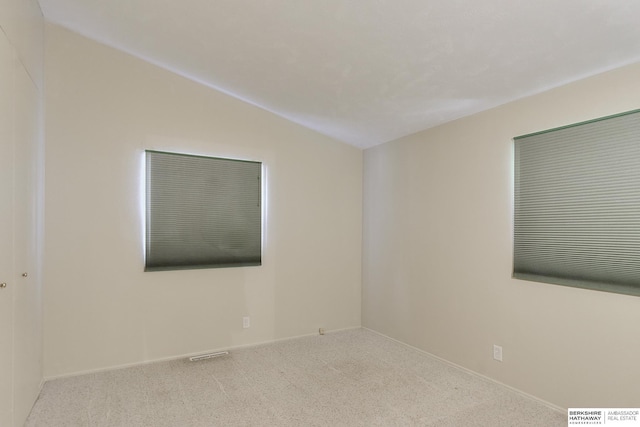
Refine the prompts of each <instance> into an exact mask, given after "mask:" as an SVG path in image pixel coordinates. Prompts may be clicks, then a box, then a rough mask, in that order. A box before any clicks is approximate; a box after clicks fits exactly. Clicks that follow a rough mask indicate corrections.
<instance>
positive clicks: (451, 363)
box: [362, 326, 567, 415]
mask: <svg viewBox="0 0 640 427" xmlns="http://www.w3.org/2000/svg"><path fill="white" fill-rule="evenodd" d="M362 329H366V330H367V331H370V332H373V333H374V334H376V335H379V336H381V337H384V338H387V339H389V340H391V341H394V342H397V343H398V344H402V345H403V346H405V347H409V348H412V349H414V350H416V351H418V352H420V353H422V354H424V355H426V356H429V357H432V358H434V359H436V360H439V361H440V362H443V363H446V364H447V365H449V366H451V367H453V368H456V369H459V370H461V371H464V372H466V373H468V374H471V375H473V376H474V377H477V378H480V379H483V380H485V381H488V382H491V383H494V384H497V385H499V386H502V387H505V388H507V389H509V390H511V391H513V392H514V393H518V394H519V395H521V396H523V397H526V398H528V399H531V400H535V401H536V402H538V403H540V404H542V405H544V406H546V407H547V408H549V409H552V410H554V411H557V412H560V413H562V414H565V415H566V414H567V408H562V407H560V406H558V405H554V404H553V403H551V402H547V401H546V400H543V399H540V398H539V397H536V396H534V395H532V394H529V393H526V392H524V391H522V390H520V389H517V388H515V387H512V386H510V385H508V384H505V383H502V382H500V381H498V380H495V379H493V378H491V377H488V376H486V375H483V374H480V373H478V372H476V371H472V370H471V369H468V368H465V367H464V366H460V365H458V364H456V363H453V362H450V361H449V360H447V359H443V358H442V357H439V356H436V355H435V354H432V353H429V352H428V351H425V350H422V349H421V348H418V347H414V346H412V345H411V344H407V343H405V342H402V341H400V340H397V339H395V338H392V337H390V336H388V335H385V334H383V333H381V332H378V331H376V330H373V329H369V328H367V327H364V326H363V327H362Z"/></svg>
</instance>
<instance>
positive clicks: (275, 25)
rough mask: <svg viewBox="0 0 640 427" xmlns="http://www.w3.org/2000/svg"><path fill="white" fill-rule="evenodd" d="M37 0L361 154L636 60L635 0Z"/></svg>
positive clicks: (66, 20) (51, 16)
mask: <svg viewBox="0 0 640 427" xmlns="http://www.w3.org/2000/svg"><path fill="white" fill-rule="evenodd" d="M39 2H40V5H41V7H42V10H43V13H44V15H45V17H46V18H47V19H48V20H50V21H53V22H55V23H58V24H60V25H62V26H65V27H67V28H70V29H71V30H74V31H76V32H78V33H81V34H83V35H85V36H88V37H90V38H93V39H95V40H97V41H100V42H103V43H105V44H107V45H110V46H113V47H115V48H118V49H121V50H124V51H126V52H129V53H131V54H133V55H136V56H139V57H141V58H143V59H145V60H147V61H150V62H152V63H154V64H157V65H159V66H162V67H165V68H167V69H169V70H172V71H174V72H177V73H179V74H181V75H184V76H186V77H189V78H191V79H193V80H196V81H198V82H200V83H203V84H205V85H207V86H210V87H213V88H216V89H218V90H221V91H223V92H226V93H228V94H231V95H233V96H235V97H237V98H240V99H243V100H245V101H248V102H250V103H252V104H255V105H257V106H260V107H262V108H264V109H266V110H269V111H272V112H274V113H276V114H278V115H280V116H283V117H286V118H287V119H290V120H292V121H294V122H297V123H299V124H301V125H304V126H307V127H309V128H311V129H315V130H317V131H318V132H321V133H323V134H326V135H329V136H332V137H334V138H336V139H338V140H341V141H344V142H346V143H349V144H352V145H355V146H358V147H362V148H367V147H371V146H374V145H376V144H380V143H383V142H386V141H390V140H393V139H396V138H398V137H401V136H404V135H407V134H411V133H415V132H418V131H420V130H423V129H426V128H429V127H433V126H435V125H438V124H440V123H444V122H447V121H450V120H453V119H456V118H459V117H462V116H466V115H469V114H472V113H475V112H478V111H481V110H485V109H488V108H491V107H493V106H496V105H500V104H503V103H505V102H508V101H511V100H514V99H517V98H521V97H523V96H527V95H531V94H534V93H537V92H540V91H543V90H546V89H549V88H551V87H554V86H559V85H562V84H565V83H568V82H570V81H573V80H578V79H580V78H583V77H586V76H589V75H593V74H597V73H599V72H602V71H605V70H608V69H612V68H616V67H619V66H622V65H625V64H629V63H634V62H638V61H640V1H638V0H526V1H525V0H483V1H478V0H395V1H394V0H322V1H318V0H316V1H312V0H308V1H303V0H39ZM638 77H639V82H638V83H639V84H640V76H638Z"/></svg>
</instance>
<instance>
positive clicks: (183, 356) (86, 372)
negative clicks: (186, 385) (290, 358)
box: [40, 326, 362, 390]
mask: <svg viewBox="0 0 640 427" xmlns="http://www.w3.org/2000/svg"><path fill="white" fill-rule="evenodd" d="M361 328H362V326H350V327H347V328H339V329H331V330H326V331H325V334H333V333H338V332H342V331H349V330H353V329H361ZM316 335H319V334H318V332H317V331H316V332H315V333H310V334H302V335H295V336H292V337H285V338H277V339H273V340H265V341H258V342H255V343H248V344H240V345H236V346H231V347H219V348H214V349H205V350H201V351H197V352H194V353H186V354H180V355H175V356H169V357H162V358H158V359H149V360H143V361H139V362H132V363H124V364H121V365H113V366H106V367H103V368H96V369H87V370H83V371H77V372H69V373H66V374H60V375H52V376H45V377H43V380H42V383H41V385H40V389H41V390H42V387H43V385H44V383H46V382H47V381H53V380H58V379H63V378H72V377H78V376H81V375H89V374H97V373H100V372H107V371H115V370H118V369H126V368H132V367H135V366H144V365H150V364H152V363H159V362H170V361H172V360H179V359H188V358H189V357H193V356H197V355H199V354H204V353H217V352H220V351H229V352H231V351H233V350H240V349H244V348H250V347H260V346H265V345H270V344H275V343H278V342H284V341H291V340H295V339H300V338H306V337H312V336H316Z"/></svg>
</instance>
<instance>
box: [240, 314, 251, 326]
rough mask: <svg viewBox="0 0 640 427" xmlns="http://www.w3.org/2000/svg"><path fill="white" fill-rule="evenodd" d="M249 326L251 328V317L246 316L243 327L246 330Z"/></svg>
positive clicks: (243, 319)
mask: <svg viewBox="0 0 640 427" xmlns="http://www.w3.org/2000/svg"><path fill="white" fill-rule="evenodd" d="M249 326H251V319H250V318H249V316H244V317H243V318H242V327H243V328H244V329H247V328H248V327H249Z"/></svg>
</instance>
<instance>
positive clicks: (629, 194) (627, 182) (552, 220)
mask: <svg viewBox="0 0 640 427" xmlns="http://www.w3.org/2000/svg"><path fill="white" fill-rule="evenodd" d="M514 220H515V221H514V224H515V229H514V277H516V278H520V279H525V280H533V281H540V282H547V283H555V284H560V285H567V286H577V287H583V288H589V289H597V290H602V291H609V292H618V293H623V294H630V295H640V110H636V111H632V112H628V113H624V114H619V115H616V116H611V117H606V118H603V119H599V120H594V121H590V122H585V123H580V124H576V125H572V126H567V127H564V128H559V129H553V130H549V131H545V132H539V133H535V134H531V135H525V136H520V137H517V138H515V218H514Z"/></svg>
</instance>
